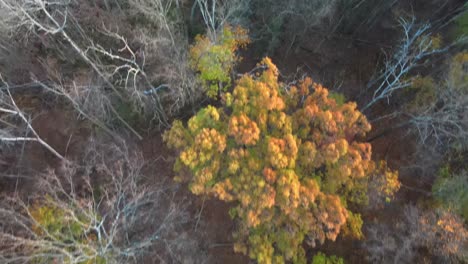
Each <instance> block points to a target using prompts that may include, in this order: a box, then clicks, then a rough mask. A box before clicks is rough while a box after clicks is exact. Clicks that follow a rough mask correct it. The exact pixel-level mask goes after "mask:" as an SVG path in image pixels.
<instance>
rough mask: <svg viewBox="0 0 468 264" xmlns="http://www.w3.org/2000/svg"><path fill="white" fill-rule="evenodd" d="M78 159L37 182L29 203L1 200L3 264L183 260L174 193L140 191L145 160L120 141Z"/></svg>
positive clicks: (14, 197) (181, 219) (180, 213)
mask: <svg viewBox="0 0 468 264" xmlns="http://www.w3.org/2000/svg"><path fill="white" fill-rule="evenodd" d="M89 144H90V145H91V146H96V145H97V144H96V142H89ZM82 158H83V161H84V164H81V163H78V162H75V163H72V162H65V163H63V164H62V166H61V167H60V168H58V169H55V170H53V169H49V170H48V171H47V172H45V173H43V174H39V175H35V176H37V178H38V183H37V186H36V188H35V189H36V190H37V191H36V192H33V193H30V194H27V195H26V197H23V196H22V195H20V194H17V193H11V194H7V193H5V194H4V195H3V197H2V200H1V201H2V202H1V203H0V217H1V219H2V223H1V225H0V245H1V247H0V262H1V263H5V264H10V263H11V264H16V263H79V264H88V263H89V264H91V263H99V264H101V263H102V264H103V263H133V262H136V263H138V260H139V259H140V257H142V256H143V255H145V254H147V252H148V251H149V252H151V253H152V254H153V255H152V256H154V257H158V258H162V259H161V260H162V261H164V258H165V259H166V260H180V259H181V258H182V257H183V252H182V251H180V252H179V250H178V249H177V247H178V246H179V245H177V244H180V243H179V242H180V241H177V244H175V242H174V241H175V240H176V238H174V237H175V236H174V233H175V232H177V230H178V229H177V228H178V225H180V224H183V223H186V222H187V219H186V216H187V215H186V213H185V211H184V210H185V209H184V208H183V207H181V204H179V203H178V202H176V201H175V200H174V197H173V190H172V189H171V188H172V187H171V186H170V185H167V184H161V185H160V186H159V185H158V186H148V185H146V184H143V183H142V176H143V175H142V174H141V173H142V168H143V165H144V162H142V157H141V155H140V154H138V153H133V152H130V151H128V149H127V146H126V145H125V144H124V143H123V142H121V144H119V147H117V145H112V146H111V147H110V148H108V149H106V150H105V151H99V152H98V151H96V150H95V149H93V148H91V149H89V150H88V152H87V153H86V155H84V156H83V157H82ZM186 240H187V241H189V239H187V238H186ZM149 249H151V251H150V250H149ZM175 253H179V254H180V256H177V255H173V254H175ZM160 255H161V256H160ZM168 256H169V258H170V259H167V257H168Z"/></svg>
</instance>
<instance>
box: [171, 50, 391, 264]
mask: <svg viewBox="0 0 468 264" xmlns="http://www.w3.org/2000/svg"><path fill="white" fill-rule="evenodd" d="M258 69H259V71H257V72H256V73H255V74H254V75H249V74H245V75H244V76H243V77H241V78H240V79H239V80H238V81H237V84H236V87H235V88H234V90H233V93H232V94H230V93H227V94H226V95H225V104H224V107H222V108H218V109H217V108H215V107H213V106H208V107H206V108H203V109H201V110H200V111H199V112H198V113H197V114H196V115H195V116H194V117H192V118H191V119H190V120H189V121H188V125H187V127H185V126H184V125H183V123H182V122H180V121H175V122H174V123H173V126H172V128H171V129H170V130H169V131H167V132H166V133H165V134H164V140H165V141H166V142H167V144H168V145H169V146H170V147H173V148H175V149H177V150H179V151H180V156H179V157H178V159H177V161H176V164H175V171H176V172H178V173H179V174H178V176H177V177H176V179H177V180H181V181H186V182H189V184H190V185H189V187H190V190H191V191H192V192H193V193H194V194H197V195H202V194H208V195H211V196H214V197H217V198H218V199H220V200H223V201H227V202H235V207H234V208H232V209H231V210H230V214H231V216H232V217H234V218H236V219H238V220H239V229H238V230H237V232H235V234H234V237H235V239H236V241H237V243H236V244H235V246H234V249H235V251H237V252H243V253H248V255H249V256H250V257H251V258H253V259H256V260H257V261H258V262H260V263H282V262H284V261H288V260H291V261H293V262H295V263H304V262H305V251H304V249H303V248H302V244H303V242H304V241H307V243H308V244H309V245H311V246H315V245H316V242H320V243H324V241H325V240H326V239H329V240H335V239H336V237H337V236H338V234H339V233H340V230H341V229H342V227H343V226H344V225H345V224H346V222H347V220H348V219H354V223H353V224H352V225H351V227H352V228H349V230H351V231H353V232H359V231H360V224H359V223H361V224H362V221H361V222H359V219H360V218H358V217H357V215H358V214H357V213H354V217H352V218H350V215H353V213H352V212H351V211H350V210H349V209H348V204H355V205H362V204H366V203H367V195H366V193H367V188H368V182H369V180H370V175H371V174H372V173H373V172H374V171H375V168H376V166H375V164H374V162H373V161H372V160H371V145H370V144H369V143H363V142H359V137H361V136H363V135H364V134H365V133H366V132H368V131H369V130H370V129H371V127H370V124H369V123H368V122H367V120H366V117H365V116H364V115H363V114H362V113H360V112H359V111H358V110H357V109H356V104H355V103H345V104H338V103H337V102H336V101H335V100H334V99H333V98H331V97H329V94H328V90H327V89H326V88H324V87H322V86H321V85H320V84H317V83H314V82H313V81H312V80H311V79H310V78H305V79H304V80H302V81H299V82H297V85H295V86H290V87H286V86H285V85H284V84H283V83H281V82H279V81H278V75H279V72H278V69H277V68H276V66H275V65H274V64H273V63H272V62H271V60H270V59H269V58H265V59H263V60H262V62H261V63H260V64H259V65H258ZM385 170H388V169H386V167H385ZM393 186H394V187H391V185H389V186H388V188H390V189H389V190H388V191H389V193H388V194H391V192H395V191H396V190H397V189H398V187H399V186H398V185H393ZM356 236H359V234H357V235H356Z"/></svg>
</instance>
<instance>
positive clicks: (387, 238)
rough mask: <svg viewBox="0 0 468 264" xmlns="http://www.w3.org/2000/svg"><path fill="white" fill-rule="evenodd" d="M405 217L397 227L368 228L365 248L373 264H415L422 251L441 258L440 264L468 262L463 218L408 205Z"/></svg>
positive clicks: (375, 224)
mask: <svg viewBox="0 0 468 264" xmlns="http://www.w3.org/2000/svg"><path fill="white" fill-rule="evenodd" d="M402 213H403V215H402V216H399V217H398V218H397V219H398V220H396V221H393V223H394V225H387V224H382V223H374V224H371V225H370V226H369V227H368V230H367V232H366V235H367V240H366V242H365V245H366V249H367V250H368V251H369V260H370V261H371V262H376V263H411V262H413V260H414V259H415V258H416V257H418V249H420V248H425V249H427V250H428V251H429V252H430V253H431V254H432V255H433V256H436V257H438V258H440V261H439V262H440V263H457V262H456V261H457V260H461V261H462V262H463V263H464V262H466V259H467V257H468V255H467V254H468V252H466V249H465V245H466V242H467V241H468V230H466V228H465V226H464V224H463V220H462V219H461V218H460V217H458V216H457V215H456V214H453V213H452V212H450V211H449V210H446V209H442V208H436V209H434V208H432V209H431V210H423V209H421V208H419V207H417V206H415V205H406V206H405V207H404V209H403V212H402ZM463 260H464V261H463Z"/></svg>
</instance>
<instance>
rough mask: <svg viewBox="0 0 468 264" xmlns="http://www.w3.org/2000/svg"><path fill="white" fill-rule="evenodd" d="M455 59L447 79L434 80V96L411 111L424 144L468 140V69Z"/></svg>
mask: <svg viewBox="0 0 468 264" xmlns="http://www.w3.org/2000/svg"><path fill="white" fill-rule="evenodd" d="M461 56H463V55H461ZM458 57H460V56H458ZM455 58H456V57H455ZM452 60H454V61H452V62H451V65H450V67H449V71H448V74H447V78H446V81H445V82H443V83H441V84H434V87H433V89H434V100H432V101H430V100H427V101H425V104H424V105H419V106H418V108H417V109H416V110H415V111H413V112H412V113H408V115H409V117H410V120H409V122H410V123H411V124H412V125H413V127H414V128H415V130H416V131H417V133H418V135H419V139H420V141H421V142H422V144H427V145H430V146H433V147H437V146H442V145H445V147H447V146H450V145H451V144H453V143H456V144H462V145H463V144H466V142H468V141H467V140H468V83H467V82H466V81H465V80H466V78H467V76H468V73H467V72H465V70H464V69H463V67H464V66H463V63H461V62H455V60H456V59H452ZM456 68H458V69H456ZM455 72H456V74H455Z"/></svg>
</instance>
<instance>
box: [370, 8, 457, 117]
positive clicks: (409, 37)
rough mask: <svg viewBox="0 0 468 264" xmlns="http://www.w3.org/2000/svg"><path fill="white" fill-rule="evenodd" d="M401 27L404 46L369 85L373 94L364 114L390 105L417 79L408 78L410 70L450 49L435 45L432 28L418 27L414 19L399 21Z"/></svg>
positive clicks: (397, 49) (388, 59)
mask: <svg viewBox="0 0 468 264" xmlns="http://www.w3.org/2000/svg"><path fill="white" fill-rule="evenodd" d="M400 25H401V28H402V30H403V38H402V40H401V43H400V44H399V46H398V47H397V48H396V50H395V51H394V53H393V54H392V55H391V56H387V58H386V59H385V61H384V68H383V70H382V71H381V73H380V74H379V75H377V76H376V77H374V78H373V79H372V80H371V81H370V82H369V83H368V84H367V89H366V91H368V90H372V91H373V95H372V99H371V100H370V101H369V102H368V103H367V104H366V105H365V106H364V107H363V108H362V111H366V110H367V109H369V108H370V107H371V106H373V105H374V104H375V103H377V102H379V101H380V100H383V99H387V101H389V99H390V97H391V96H392V94H393V93H394V92H395V91H397V90H401V89H405V88H408V87H410V86H411V84H412V81H413V80H414V78H415V77H408V74H410V73H411V70H413V69H414V68H416V67H418V66H421V65H422V64H423V63H424V61H425V59H426V58H428V57H429V56H431V55H434V54H438V53H443V52H446V51H447V50H448V49H449V47H450V46H447V47H444V48H440V47H437V45H434V40H433V38H432V36H431V32H430V31H429V30H430V28H431V27H430V25H429V24H423V25H421V26H419V25H417V24H416V19H415V18H414V17H413V18H411V19H410V20H407V19H404V18H400ZM454 44H455V43H454ZM454 44H453V45H454Z"/></svg>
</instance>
